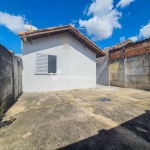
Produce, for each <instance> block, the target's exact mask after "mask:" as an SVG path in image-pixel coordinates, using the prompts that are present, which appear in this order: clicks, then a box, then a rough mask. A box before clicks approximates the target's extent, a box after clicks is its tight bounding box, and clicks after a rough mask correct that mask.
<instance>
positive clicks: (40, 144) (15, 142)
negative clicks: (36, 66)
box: [0, 86, 150, 150]
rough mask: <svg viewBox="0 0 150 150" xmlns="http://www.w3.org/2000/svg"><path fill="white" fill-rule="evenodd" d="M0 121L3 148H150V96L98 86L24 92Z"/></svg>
mask: <svg viewBox="0 0 150 150" xmlns="http://www.w3.org/2000/svg"><path fill="white" fill-rule="evenodd" d="M10 120H13V121H12V122H11V124H10V125H7V122H10ZM2 123H3V124H5V123H6V125H5V126H1V129H0V149H1V150H53V149H61V150H72V149H75V150H80V149H82V150H83V149H90V150H97V149H98V150H99V149H100V150H149V149H150V92H147V91H142V90H136V89H124V88H115V87H106V86H99V87H98V88H95V89H84V90H72V91H60V92H43V93H24V94H23V95H22V96H21V97H20V98H19V99H18V101H17V102H16V103H15V104H14V105H13V106H12V107H11V108H10V109H9V110H8V111H7V113H6V115H5V117H4V118H3V121H2V122H1V124H2Z"/></svg>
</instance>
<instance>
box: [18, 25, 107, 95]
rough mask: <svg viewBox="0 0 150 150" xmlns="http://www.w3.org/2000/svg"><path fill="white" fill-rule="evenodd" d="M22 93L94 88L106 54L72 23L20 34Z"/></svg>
mask: <svg viewBox="0 0 150 150" xmlns="http://www.w3.org/2000/svg"><path fill="white" fill-rule="evenodd" d="M19 36H20V38H21V39H22V61H23V92H43V91H56V90H70V89H81V88H92V87H95V86H96V57H102V56H104V55H105V53H104V52H103V51H102V50H101V49H99V48H98V47H97V46H96V45H95V44H94V43H92V42H91V41H90V40H89V39H87V38H86V37H85V36H84V35H83V34H81V33H80V32H79V31H77V30H76V29H75V28H74V27H72V26H62V27H55V28H49V29H42V30H36V31H29V32H23V33H19Z"/></svg>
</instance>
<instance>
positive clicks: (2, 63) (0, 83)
mask: <svg viewBox="0 0 150 150" xmlns="http://www.w3.org/2000/svg"><path fill="white" fill-rule="evenodd" d="M18 59H19V58H17V57H15V56H14V53H13V52H10V51H9V50H7V49H6V48H5V47H4V46H2V45H1V44H0V109H1V112H2V109H3V110H6V109H7V108H9V106H11V104H13V103H14V102H15V100H16V98H17V97H18V96H19V95H20V94H21V93H22V89H21V88H20V90H18V88H17V87H18V86H17V84H18V83H20V84H19V87H22V82H21V81H22V74H21V72H22V61H21V59H19V60H20V61H19V60H18ZM18 65H19V66H18ZM18 71H19V75H18ZM17 91H18V92H17Z"/></svg>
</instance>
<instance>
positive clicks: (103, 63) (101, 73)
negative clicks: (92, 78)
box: [96, 40, 133, 85]
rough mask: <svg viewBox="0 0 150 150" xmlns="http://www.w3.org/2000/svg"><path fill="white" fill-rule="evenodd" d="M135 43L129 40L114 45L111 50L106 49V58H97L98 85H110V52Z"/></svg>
mask: <svg viewBox="0 0 150 150" xmlns="http://www.w3.org/2000/svg"><path fill="white" fill-rule="evenodd" d="M131 43H133V41H132V40H127V41H124V42H121V43H119V44H116V45H113V46H111V47H109V48H106V49H104V52H105V53H106V54H107V55H106V56H105V57H101V58H97V59H96V78H97V80H96V83H97V84H98V85H109V82H110V81H109V67H108V62H109V56H108V52H109V50H112V49H116V48H120V47H123V46H125V45H128V44H131Z"/></svg>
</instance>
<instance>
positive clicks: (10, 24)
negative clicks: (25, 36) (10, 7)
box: [0, 12, 26, 33]
mask: <svg viewBox="0 0 150 150" xmlns="http://www.w3.org/2000/svg"><path fill="white" fill-rule="evenodd" d="M25 21H26V20H25V18H24V17H22V16H19V15H18V16H14V15H10V14H8V13H3V12H0V25H4V26H5V27H6V28H8V29H9V30H10V31H12V32H13V33H18V32H20V31H24V30H25V29H24V24H25Z"/></svg>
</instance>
